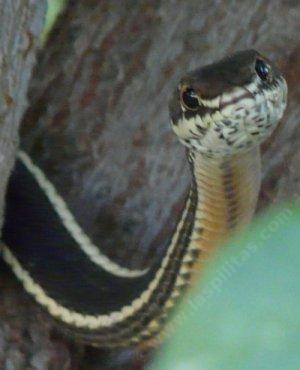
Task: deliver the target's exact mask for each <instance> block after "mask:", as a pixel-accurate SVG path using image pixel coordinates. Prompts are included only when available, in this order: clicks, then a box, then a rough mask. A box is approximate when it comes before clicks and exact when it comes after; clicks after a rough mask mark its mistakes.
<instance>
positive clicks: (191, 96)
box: [181, 87, 199, 110]
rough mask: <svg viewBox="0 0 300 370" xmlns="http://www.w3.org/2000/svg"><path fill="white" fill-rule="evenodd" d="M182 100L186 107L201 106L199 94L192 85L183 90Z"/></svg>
mask: <svg viewBox="0 0 300 370" xmlns="http://www.w3.org/2000/svg"><path fill="white" fill-rule="evenodd" d="M181 102H182V104H183V105H184V107H185V108H186V109H189V110H197V109H198V108H199V100H198V98H197V94H196V93H195V90H194V89H192V88H191V87H187V88H185V89H184V90H183V91H182V92H181Z"/></svg>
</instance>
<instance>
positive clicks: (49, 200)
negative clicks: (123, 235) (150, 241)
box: [2, 50, 287, 347]
mask: <svg viewBox="0 0 300 370" xmlns="http://www.w3.org/2000/svg"><path fill="white" fill-rule="evenodd" d="M286 96H287V86H286V83H285V80H284V78H283V76H282V75H281V73H280V72H279V71H278V70H277V69H276V67H274V66H273V65H272V63H271V62H270V61H268V60H267V59H266V58H264V57H263V56H261V55H260V54H259V53H257V52H256V51H254V50H246V51H242V52H238V53H236V54H234V55H232V56H231V57H228V58H225V59H223V60H221V61H220V62H218V63H215V64H211V65H208V66H206V67H202V68H200V69H197V70H195V71H193V72H190V73H188V74H187V75H186V76H185V77H183V78H182V80H181V81H180V83H179V85H178V86H177V88H176V89H175V91H174V93H173V95H172V98H171V101H170V116H171V121H172V128H173V130H174V132H175V133H176V135H177V136H178V138H179V140H180V141H181V142H182V143H183V144H184V145H185V146H186V147H187V153H188V159H189V162H190V167H191V171H192V175H193V180H192V184H191V187H190V191H189V194H188V197H187V201H186V205H185V208H184V211H183V213H182V215H181V219H180V220H179V222H178V224H177V228H176V231H175V233H174V235H173V236H172V238H171V240H170V243H169V246H168V248H167V250H166V253H165V255H164V256H163V258H162V259H161V260H159V261H157V262H156V263H154V265H153V266H151V267H149V269H146V270H130V269H127V268H124V267H122V266H120V265H118V264H116V263H115V262H113V261H112V260H110V259H109V258H107V257H106V256H105V255H104V254H103V253H101V249H100V248H98V247H97V246H95V245H94V244H93V242H92V241H91V240H90V238H89V237H88V236H87V235H86V234H85V233H84V231H83V230H82V229H81V228H80V226H79V225H78V224H77V222H76V220H75V219H74V217H73V215H72V214H71V212H70V211H69V210H68V207H67V205H66V204H65V202H64V200H63V199H62V198H61V197H60V196H59V194H58V193H57V191H56V190H55V188H54V187H53V185H52V184H51V183H50V182H49V180H48V179H47V178H46V176H45V175H44V173H43V172H42V171H41V170H40V169H39V168H38V167H36V166H35V165H34V164H33V162H32V161H31V159H30V158H29V156H28V155H26V154H25V153H24V152H22V151H20V152H19V155H18V161H17V164H16V168H15V171H14V173H13V174H12V177H11V180H10V184H9V187H8V195H7V206H6V217H5V224H4V228H3V240H4V245H3V247H2V254H3V257H4V259H5V261H6V262H7V263H8V264H9V265H10V266H11V268H12V270H13V272H14V273H15V275H16V276H17V278H18V279H19V280H20V281H21V282H22V284H23V286H24V288H25V289H26V290H27V292H28V293H30V294H31V295H32V296H33V297H34V298H35V300H36V301H37V302H38V303H39V304H41V305H42V306H43V307H44V308H45V309H46V310H47V311H48V312H49V313H50V314H51V315H52V316H53V317H54V318H55V319H56V320H58V321H59V323H60V324H61V325H63V327H64V328H65V330H66V331H67V332H71V333H72V334H73V335H74V336H75V337H77V338H78V339H79V340H83V341H85V342H88V343H91V344H94V345H98V346H103V347H117V346H126V345H131V344H135V343H138V342H140V341H143V340H149V339H151V338H153V337H155V335H156V334H157V333H159V332H160V330H161V328H162V323H163V322H164V321H165V319H166V317H167V316H168V314H169V311H170V310H171V308H172V307H173V306H174V304H175V303H176V301H177V300H178V298H179V297H180V296H181V293H182V291H184V290H185V288H186V287H187V286H188V284H189V282H190V280H191V277H192V274H193V273H194V272H195V271H198V270H199V269H200V268H201V264H202V263H203V261H204V257H205V256H206V255H207V254H208V253H209V252H210V251H211V250H212V249H213V248H214V247H215V246H216V245H217V244H218V243H220V241H222V240H223V239H224V238H226V237H227V236H228V234H230V233H231V232H232V231H233V230H236V229H238V228H240V227H241V226H242V225H244V224H246V223H247V222H249V220H250V219H251V217H252V215H253V212H254V210H255V206H256V201H257V197H258V192H259V188H260V154H259V144H260V143H261V142H262V141H263V140H265V139H266V138H267V137H268V136H269V135H270V134H271V133H272V131H273V130H274V128H275V126H276V125H277V123H278V121H279V119H280V118H281V116H282V114H283V111H284V109H285V106H286Z"/></svg>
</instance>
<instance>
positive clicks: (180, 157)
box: [0, 0, 300, 370]
mask: <svg viewBox="0 0 300 370" xmlns="http://www.w3.org/2000/svg"><path fill="white" fill-rule="evenodd" d="M42 3H43V1H37V0H36V1H31V2H30V4H25V3H22V2H20V1H17V2H16V7H15V10H14V9H10V10H9V12H8V15H10V16H12V15H15V17H16V16H19V17H20V22H21V21H22V22H25V21H24V19H25V20H26V22H27V23H26V25H25V26H24V27H25V28H24V30H23V29H20V35H23V36H24V35H27V36H26V37H25V38H24V40H25V41H23V43H24V42H25V46H24V45H23V44H22V45H23V46H22V48H23V49H22V53H23V54H22V56H20V51H19V49H18V48H16V49H13V47H11V48H12V49H9V48H8V49H7V50H14V52H12V53H11V55H12V57H11V58H12V59H13V58H15V60H19V59H20V58H25V59H26V61H27V60H28V61H29V62H30V63H29V62H28V63H27V64H28V65H27V67H26V68H27V69H28V71H29V72H28V77H27V78H26V81H27V82H26V83H24V86H23V85H22V86H23V90H20V91H21V92H20V91H19V98H18V97H17V91H18V89H19V88H18V87H16V86H13V87H12V90H13V92H12V93H11V94H12V96H13V98H14V99H23V100H22V101H21V100H20V101H21V103H20V106H21V107H22V110H23V111H22V112H20V114H19V116H20V117H19V119H15V121H17V122H20V123H21V129H20V132H21V145H22V146H23V148H25V149H26V150H27V151H28V152H29V153H30V155H31V156H32V157H33V158H34V159H35V161H36V162H37V163H38V164H39V165H40V166H42V168H44V169H45V171H46V173H47V174H49V178H50V179H51V181H53V183H54V184H55V185H56V186H57V188H58V189H59V192H60V193H61V194H62V195H63V196H64V197H65V198H66V200H67V202H68V204H69V206H70V208H71V210H72V211H73V212H74V214H75V215H76V217H77V218H78V220H79V223H80V224H81V226H82V227H84V228H85V230H86V231H87V232H88V233H89V234H90V235H91V236H92V238H93V239H94V240H95V241H96V242H98V243H99V244H101V246H102V247H103V249H104V250H105V252H106V253H107V254H108V255H110V256H113V257H114V258H115V259H116V260H117V261H118V260H122V261H123V262H122V263H123V265H124V261H126V263H127V264H128V266H131V267H133V266H134V267H144V266H146V265H147V264H149V262H151V260H152V259H153V258H154V257H155V256H157V255H160V254H162V253H163V252H164V248H165V247H166V243H167V241H168V236H169V235H170V234H171V233H172V230H173V229H174V226H175V222H176V219H177V216H178V214H179V213H180V211H181V209H182V206H183V199H184V195H185V192H186V189H187V185H188V183H189V171H188V167H187V164H186V159H185V155H184V149H183V147H182V146H181V145H179V144H178V143H177V141H176V138H175V137H174V136H173V134H172V132H171V130H170V127H169V117H168V99H169V95H170V92H171V91H172V89H173V88H174V87H175V85H176V83H177V82H178V80H179V79H180V76H181V75H182V74H183V73H185V72H186V71H188V70H190V69H193V68H195V67H198V66H201V65H204V64H206V63H209V62H212V61H215V60H217V59H219V58H221V57H223V56H224V55H226V54H230V53H232V52H234V51H236V50H240V49H246V48H255V49H257V50H258V51H260V52H261V53H262V54H263V55H265V56H267V57H268V58H270V59H271V60H273V61H274V62H276V64H277V65H278V67H279V68H280V69H281V70H282V71H283V72H284V75H285V77H286V79H287V82H288V87H289V102H288V108H287V112H286V114H285V116H284V119H283V120H282V123H281V124H280V126H279V128H278V130H276V132H275V134H274V135H273V136H272V137H271V139H270V140H269V141H268V142H267V143H265V144H264V146H263V148H262V151H263V186H262V191H261V196H260V200H259V211H261V210H263V209H265V208H267V207H269V206H270V205H271V204H273V203H274V204H282V202H287V201H293V202H295V201H296V200H297V199H298V197H299V192H300V175H299V174H300V172H299V169H300V165H299V163H300V149H299V148H300V146H299V143H300V126H299V117H300V106H299V98H300V84H299V82H300V37H299V35H300V21H299V20H300V3H299V1H297V0H294V1H293V0H274V1H272V2H271V1H263V0H255V1H251V0H245V1H237V0H225V1H218V0H210V1H193V0H190V1H179V0H148V1H146V0H145V1H144V0H141V1H133V0H128V1H122V2H121V1H105V0H103V1H102V0H101V1H100V0H76V1H75V0H74V1H62V0H61V1H59V0H49V1H48V10H46V7H45V5H46V2H45V1H44V4H42ZM19 9H21V10H22V11H20V12H19V13H18V12H17V10H19ZM14 12H16V14H15V13H14ZM7 19H10V18H9V17H7V18H6V20H7ZM16 19H17V20H18V18H16ZM44 19H45V21H44ZM24 24H25V23H24ZM26 27H27V28H26ZM29 28H30V31H28V29H29ZM17 30H18V29H17ZM26 32H28V33H26ZM10 35H11V36H9V37H12V38H13V37H14V39H15V40H18V39H16V38H15V36H14V31H13V30H12V31H11V34H10ZM4 37H8V36H7V35H4V34H3V38H4ZM15 42H16V43H17V42H18V41H15ZM24 48H25V52H26V55H25V57H24ZM27 49H28V50H27ZM35 58H36V61H35V62H34V60H35ZM20 60H21V59H20ZM31 69H32V74H31V78H29V75H30V71H31ZM20 73H21V72H20ZM22 73H25V72H24V70H23V71H22ZM27 87H28V88H27ZM13 94H16V97H15V96H14V95H13ZM26 96H27V98H26ZM25 107H26V109H25ZM17 126H18V124H17V123H16V124H15V126H14V127H15V130H16V129H17ZM83 204H86V205H93V206H92V207H88V206H86V207H82V205H83ZM162 204H163V207H162ZM298 216H299V213H298ZM298 216H297V217H298ZM295 217H296V216H295ZM297 217H296V218H297ZM293 219H294V218H293ZM285 228H286V226H283V229H285ZM286 230H287V229H286ZM298 241H299V239H298ZM261 258H265V257H261ZM221 263H222V262H221ZM1 267H2V266H1ZM214 268H216V269H217V267H216V266H215V267H214ZM2 271H3V272H2ZM0 280H1V283H0V288H1V290H0V368H3V369H99V370H100V369H103V370H104V369H106V370H108V369H142V368H144V364H145V363H147V362H148V360H149V358H152V353H151V354H143V353H139V352H138V351H135V350H132V351H121V352H117V353H107V352H103V351H100V350H96V349H92V348H85V347H84V346H81V345H78V344H76V343H73V342H72V341H71V340H68V339H65V338H64V337H62V336H61V335H60V334H59V333H58V332H57V331H56V329H55V328H54V327H53V323H52V322H51V320H49V318H48V317H47V315H45V314H44V313H43V312H42V310H40V309H39V308H38V307H37V306H36V305H35V304H33V303H32V301H31V300H30V299H29V298H28V297H27V295H26V294H25V293H23V291H22V288H21V287H20V286H19V285H18V284H17V283H16V282H15V280H14V278H13V277H12V276H11V275H10V274H9V272H8V270H7V269H6V268H5V267H4V266H3V268H1V279H0ZM166 366H167V365H166ZM199 368H200V367H199ZM229 368H230V367H229ZM244 368H245V369H246V367H244ZM250 368H251V367H249V369H250ZM296 368H297V367H295V368H294V369H296ZM166 369H167V368H166ZM178 369H179V367H178ZM180 369H181V368H180ZM182 369H186V370H187V369H188V367H186V368H185V367H182ZM191 369H194V367H191ZM203 369H217V367H205V368H204V367H203ZM231 369H235V367H231ZM247 369H248V368H247ZM252 369H253V367H252ZM256 369H260V368H259V367H256ZM261 369H269V367H261ZM273 369H274V368H273ZM278 369H279V368H278ZM291 369H292V368H291Z"/></svg>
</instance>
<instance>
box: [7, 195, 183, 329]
mask: <svg viewBox="0 0 300 370" xmlns="http://www.w3.org/2000/svg"><path fill="white" fill-rule="evenodd" d="M189 204H190V200H189V199H188V200H187V203H186V205H185V209H184V211H183V215H182V218H181V220H180V222H179V223H178V225H177V228H176V231H175V233H174V235H173V238H172V241H171V244H170V245H169V246H168V250H167V253H166V255H165V257H164V258H163V260H162V263H161V266H160V268H159V269H158V271H157V272H156V274H155V276H154V278H153V280H152V281H151V282H150V284H149V286H148V288H147V289H146V290H145V291H143V293H142V294H141V295H140V296H139V297H138V298H136V299H135V300H133V301H132V302H131V304H130V305H128V306H124V307H123V308H122V309H121V310H120V311H115V312H111V313H110V314H108V315H95V316H93V315H82V314H81V313H79V312H76V311H71V310H69V309H68V308H66V307H64V306H62V305H60V304H58V303H57V302H56V301H55V300H54V299H53V298H51V297H49V296H48V295H47V293H46V292H45V291H44V290H43V288H42V287H41V286H40V285H39V284H37V283H36V282H35V281H34V280H33V279H32V277H31V276H30V274H29V273H28V272H27V271H26V270H25V269H24V268H23V267H22V266H21V264H20V263H19V261H18V260H17V258H16V257H15V256H14V255H13V253H12V252H11V251H10V250H9V248H8V247H7V246H6V245H4V244H2V245H1V249H2V256H3V259H4V260H5V261H6V263H8V264H9V265H10V266H11V268H12V270H13V272H14V274H15V275H16V277H17V278H18V279H19V280H20V281H21V282H22V284H23V286H24V288H25V290H26V291H27V292H28V293H30V294H31V295H32V296H33V297H34V298H35V300H36V301H37V302H38V303H40V304H41V305H42V306H43V307H45V308H46V309H47V310H48V312H49V313H50V314H51V315H52V316H53V317H55V318H57V319H59V320H61V321H63V322H64V323H66V324H68V325H72V326H76V327H77V328H85V329H90V330H97V329H101V328H108V327H111V326H113V325H115V324H118V323H119V322H121V321H123V320H126V319H127V318H128V317H130V316H133V315H134V314H135V312H137V311H138V310H140V309H141V308H142V306H143V305H145V304H147V302H149V300H150V298H151V295H152V293H153V292H154V290H155V289H156V288H157V287H158V286H159V284H160V281H161V278H162V277H163V273H164V271H165V269H166V267H167V265H168V262H169V260H170V256H171V254H172V252H173V250H174V248H175V246H176V244H177V240H178V236H179V233H180V230H181V229H182V226H183V223H184V220H185V218H186V216H187V210H188V208H189ZM1 249H0V250H1ZM95 293H96V292H95Z"/></svg>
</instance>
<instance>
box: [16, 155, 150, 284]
mask: <svg viewBox="0 0 300 370" xmlns="http://www.w3.org/2000/svg"><path fill="white" fill-rule="evenodd" d="M17 156H18V158H19V159H20V160H21V162H22V163H23V164H24V166H25V167H26V168H27V169H28V171H29V172H30V173H31V174H32V175H33V177H34V179H35V180H36V182H37V183H38V185H39V186H40V188H41V189H42V190H43V193H44V194H45V195H46V197H47V198H48V200H49V202H50V203H51V204H52V206H53V208H54V210H55V211H56V212H57V215H58V217H59V218H60V220H61V222H62V224H63V225H64V227H65V228H66V230H67V231H68V232H69V233H70V235H71V236H72V238H73V239H74V240H75V241H76V242H77V243H78V248H80V249H81V251H82V252H84V253H85V254H86V255H87V256H88V258H89V259H90V261H91V262H93V263H94V264H95V265H97V266H100V267H101V268H102V269H103V270H105V271H107V272H109V273H110V274H112V275H115V276H119V277H124V278H136V277H140V276H143V275H145V274H146V273H147V272H148V271H149V269H148V268H147V269H143V270H131V269H128V268H126V267H122V266H119V265H118V264H117V263H115V262H113V261H111V260H110V259H109V258H108V257H107V256H105V255H104V254H102V253H101V252H100V250H99V248H97V246H96V245H95V244H93V243H92V241H91V240H90V238H89V237H88V235H86V234H85V233H84V231H83V230H82V229H81V227H80V226H79V225H78V223H77V222H76V220H75V218H74V216H73V215H72V213H71V212H70V211H69V209H68V206H67V205H66V203H65V201H64V200H63V199H62V197H61V196H60V195H59V194H58V193H57V191H56V189H55V187H54V186H53V185H52V184H51V183H50V181H48V179H47V178H46V176H45V174H44V173H43V172H42V171H41V170H40V169H39V168H38V167H37V166H36V165H34V163H33V162H32V160H31V159H30V158H29V156H28V155H27V154H26V153H24V152H23V151H21V150H20V151H18V154H17Z"/></svg>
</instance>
